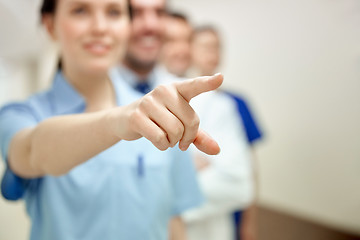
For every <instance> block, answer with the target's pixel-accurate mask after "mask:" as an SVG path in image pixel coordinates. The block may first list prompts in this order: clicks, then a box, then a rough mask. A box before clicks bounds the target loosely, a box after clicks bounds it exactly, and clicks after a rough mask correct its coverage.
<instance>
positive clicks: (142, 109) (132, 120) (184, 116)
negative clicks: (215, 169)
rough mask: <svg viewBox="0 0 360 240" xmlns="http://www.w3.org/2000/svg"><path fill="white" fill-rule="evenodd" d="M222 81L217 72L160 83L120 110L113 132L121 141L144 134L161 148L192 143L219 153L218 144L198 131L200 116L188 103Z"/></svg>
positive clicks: (199, 147) (182, 147) (183, 148)
mask: <svg viewBox="0 0 360 240" xmlns="http://www.w3.org/2000/svg"><path fill="white" fill-rule="evenodd" d="M222 81H223V76H222V75H221V74H218V75H214V76H213V77H210V78H209V77H200V78H195V79H190V80H186V81H182V82H177V83H174V84H172V85H168V86H159V87H157V88H156V89H154V90H153V91H152V92H150V93H149V94H147V95H145V96H144V97H143V98H141V99H139V100H138V101H136V102H134V103H132V104H130V105H128V106H126V107H124V108H123V109H121V110H122V111H124V112H125V118H122V120H121V123H120V124H118V126H121V127H119V128H117V129H115V130H114V132H116V133H118V134H117V135H118V136H119V137H120V138H121V139H124V140H135V139H138V138H140V137H145V138H147V139H148V140H149V141H151V142H152V143H153V144H154V146H155V147H157V148H158V149H160V150H162V151H163V150H166V149H167V148H169V147H174V146H175V145H176V144H177V143H179V148H180V149H181V150H183V151H185V150H187V149H188V147H189V145H190V144H191V143H193V144H194V145H195V146H196V147H197V148H198V149H199V150H200V151H202V152H204V153H206V154H210V155H214V154H218V153H219V151H220V148H219V146H218V144H217V143H216V142H215V141H214V140H213V139H212V138H211V137H210V136H208V135H207V134H206V133H205V132H204V131H202V130H199V118H198V116H197V115H196V113H195V111H194V110H193V109H192V108H191V106H190V105H189V102H190V100H191V99H192V98H193V97H195V96H197V95H199V94H200V93H203V92H207V91H211V90H215V89H216V88H218V87H219V86H220V85H221V83H222Z"/></svg>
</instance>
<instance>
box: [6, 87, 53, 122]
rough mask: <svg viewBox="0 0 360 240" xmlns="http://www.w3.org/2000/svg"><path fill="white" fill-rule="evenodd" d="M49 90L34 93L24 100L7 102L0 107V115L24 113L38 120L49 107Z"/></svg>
mask: <svg viewBox="0 0 360 240" xmlns="http://www.w3.org/2000/svg"><path fill="white" fill-rule="evenodd" d="M50 98H51V92H50V91H45V92H41V93H37V94H34V95H33V96H31V97H29V98H28V99H26V100H24V101H17V102H9V103H7V104H5V105H4V106H2V107H1V108H0V116H2V117H4V116H6V115H8V114H13V113H16V114H26V115H29V116H32V117H33V118H34V119H35V120H37V121H40V120H41V119H42V118H43V117H44V115H45V113H48V112H49V111H50V109H51V101H50Z"/></svg>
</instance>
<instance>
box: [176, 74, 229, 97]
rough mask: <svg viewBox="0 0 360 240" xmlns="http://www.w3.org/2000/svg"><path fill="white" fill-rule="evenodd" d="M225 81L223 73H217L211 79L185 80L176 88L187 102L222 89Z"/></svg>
mask: <svg viewBox="0 0 360 240" xmlns="http://www.w3.org/2000/svg"><path fill="white" fill-rule="evenodd" d="M223 80H224V77H223V75H222V74H221V73H217V74H215V75H213V76H210V77H198V78H194V79H190V80H185V81H182V82H178V83H177V84H176V88H177V90H178V92H179V93H180V95H181V96H183V98H184V99H185V100H186V101H187V102H190V100H191V99H192V98H193V97H196V96H197V95H199V94H201V93H204V92H208V91H212V90H215V89H217V88H218V87H220V85H221V84H222V82H223Z"/></svg>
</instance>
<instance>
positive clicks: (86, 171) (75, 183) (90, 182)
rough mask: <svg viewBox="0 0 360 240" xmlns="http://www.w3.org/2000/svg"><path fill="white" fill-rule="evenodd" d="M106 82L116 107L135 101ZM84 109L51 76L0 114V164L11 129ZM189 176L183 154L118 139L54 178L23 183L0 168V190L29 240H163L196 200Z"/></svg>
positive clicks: (120, 85) (126, 89) (123, 87)
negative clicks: (16, 209) (26, 224)
mask: <svg viewBox="0 0 360 240" xmlns="http://www.w3.org/2000/svg"><path fill="white" fill-rule="evenodd" d="M113 85H114V89H115V92H116V96H117V103H118V105H119V106H120V105H126V104H129V103H131V102H133V101H135V100H136V99H138V98H139V97H141V94H139V93H137V92H136V91H134V90H133V89H132V88H131V87H130V86H128V85H127V84H126V83H125V82H124V81H120V80H119V79H117V80H116V81H115V80H113ZM84 110H85V101H84V99H83V98H82V97H81V96H80V95H79V94H78V93H77V92H76V90H75V89H74V88H73V87H72V86H71V85H70V84H69V83H68V82H67V81H66V80H65V79H64V76H63V75H62V74H61V72H59V73H58V74H57V75H56V77H55V80H54V83H53V86H52V88H51V89H50V90H48V91H46V92H43V93H40V94H37V95H35V96H33V97H31V98H30V99H28V100H27V101H25V102H21V103H12V104H8V105H6V106H5V107H3V108H2V109H1V110H0V147H1V153H2V157H3V159H5V160H6V158H7V152H8V149H9V143H10V141H11V139H12V137H13V136H14V135H15V134H16V133H17V132H18V131H20V130H22V129H24V128H27V127H33V126H36V125H37V124H38V123H39V122H41V121H43V120H44V119H46V118H49V117H53V116H57V115H65V114H76V113H82V112H84ZM89 131H91V129H89ZM54 137H56V136H54ZM5 162H6V161H5ZM195 174H196V173H195V169H194V167H193V164H192V161H191V158H190V155H189V154H188V153H187V152H182V151H180V150H179V149H178V147H175V148H171V149H168V150H167V151H159V150H158V149H157V148H155V147H154V146H153V145H152V144H151V142H149V141H148V140H146V139H144V138H141V139H139V140H136V141H120V142H118V143H117V144H115V145H114V146H112V147H111V148H109V149H107V150H105V151H104V152H102V153H100V154H98V155H97V156H95V157H93V158H92V159H90V160H88V161H87V162H85V163H83V164H81V165H79V166H77V167H75V168H73V169H72V170H71V171H70V172H69V173H68V174H66V175H63V176H60V177H53V176H44V177H42V178H39V179H31V180H29V179H28V180H27V179H22V178H19V177H17V176H16V175H15V174H14V173H13V172H12V171H11V170H10V169H9V168H8V167H7V171H6V173H5V175H4V179H3V181H2V192H3V195H4V196H5V197H6V196H7V198H8V199H17V198H19V197H23V199H24V200H25V202H26V208H27V212H28V214H29V216H30V218H31V220H32V227H31V239H32V240H49V239H52V240H60V239H61V240H75V239H76V240H78V239H86V240H92V239H93V240H99V239H109V240H110V239H125V240H126V239H128V240H145V239H146V240H165V239H167V238H168V221H169V219H170V218H171V217H172V216H174V215H179V214H180V213H181V212H183V211H185V210H186V209H189V208H191V207H196V206H198V205H199V204H201V203H202V201H203V197H202V195H201V193H200V191H199V187H198V184H197V182H196V176H195Z"/></svg>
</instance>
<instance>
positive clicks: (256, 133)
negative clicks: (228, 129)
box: [228, 93, 263, 144]
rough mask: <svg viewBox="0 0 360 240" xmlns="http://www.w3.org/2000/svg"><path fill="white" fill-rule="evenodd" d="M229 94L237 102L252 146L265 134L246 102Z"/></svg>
mask: <svg viewBox="0 0 360 240" xmlns="http://www.w3.org/2000/svg"><path fill="white" fill-rule="evenodd" d="M228 94H229V95H230V96H231V97H232V98H233V99H234V101H235V102H236V106H237V110H238V112H239V114H240V117H241V120H242V122H243V125H244V128H245V132H246V137H247V140H248V142H249V143H250V144H252V143H254V142H255V141H256V140H259V139H261V138H262V135H263V134H262V132H261V130H260V128H259V126H258V124H257V122H256V120H255V118H254V116H253V114H252V112H251V111H250V108H249V106H248V105H247V104H246V102H245V100H244V99H242V98H241V97H240V96H237V95H234V94H232V93H228Z"/></svg>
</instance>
